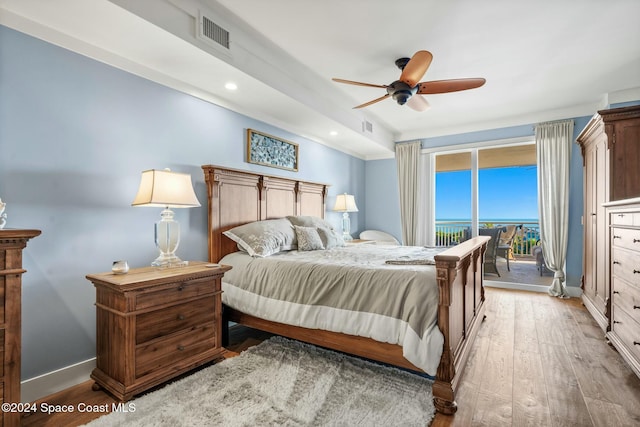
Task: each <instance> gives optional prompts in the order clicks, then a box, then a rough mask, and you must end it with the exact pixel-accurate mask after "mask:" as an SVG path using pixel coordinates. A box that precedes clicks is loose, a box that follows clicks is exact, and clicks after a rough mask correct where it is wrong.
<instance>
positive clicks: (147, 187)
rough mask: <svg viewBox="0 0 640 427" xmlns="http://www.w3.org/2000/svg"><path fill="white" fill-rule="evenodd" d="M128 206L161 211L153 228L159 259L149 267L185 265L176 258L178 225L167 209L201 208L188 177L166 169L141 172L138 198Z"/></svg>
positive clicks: (189, 176) (178, 237) (170, 211)
mask: <svg viewBox="0 0 640 427" xmlns="http://www.w3.org/2000/svg"><path fill="white" fill-rule="evenodd" d="M131 206H150V207H162V208H164V210H163V211H162V212H161V213H160V217H161V218H162V219H161V220H160V221H158V222H157V223H156V224H155V241H156V246H157V247H158V250H160V256H158V258H156V259H155V261H153V262H152V263H151V265H153V266H155V267H180V266H183V265H186V264H187V263H188V262H186V261H182V260H181V259H180V258H178V257H177V256H176V254H175V252H176V249H178V244H179V243H180V224H179V223H178V221H176V220H175V219H173V211H172V210H171V209H170V208H193V207H197V206H200V202H198V198H197V197H196V194H195V192H194V191H193V185H192V184H191V175H189V174H186V173H178V172H171V170H169V169H164V170H156V169H151V170H147V171H144V172H142V178H141V179H140V188H139V189H138V194H137V195H136V197H135V199H134V200H133V202H132V203H131Z"/></svg>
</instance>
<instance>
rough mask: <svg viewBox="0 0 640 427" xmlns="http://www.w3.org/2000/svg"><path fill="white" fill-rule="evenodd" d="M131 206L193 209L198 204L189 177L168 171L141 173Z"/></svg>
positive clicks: (185, 174)
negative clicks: (138, 186) (136, 192)
mask: <svg viewBox="0 0 640 427" xmlns="http://www.w3.org/2000/svg"><path fill="white" fill-rule="evenodd" d="M131 205H132V206H151V207H163V208H164V207H170V208H193V207H197V206H200V202H199V201H198V198H197V197H196V193H195V192H194V191H193V184H192V183H191V175H189V174H187V173H178V172H171V171H170V170H169V169H165V170H156V169H151V170H147V171H144V172H142V178H141V179H140V188H138V194H136V197H135V199H134V200H133V202H132V203H131Z"/></svg>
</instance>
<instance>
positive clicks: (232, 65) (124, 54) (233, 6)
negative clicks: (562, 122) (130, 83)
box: [0, 0, 640, 159]
mask: <svg viewBox="0 0 640 427" xmlns="http://www.w3.org/2000/svg"><path fill="white" fill-rule="evenodd" d="M199 13H204V14H205V15H207V16H208V17H210V19H212V20H213V21H214V22H216V23H217V24H218V25H220V26H222V27H223V28H225V29H226V30H228V31H229V32H230V39H231V48H230V49H229V51H225V50H224V49H222V50H221V49H219V48H217V47H215V46H213V45H210V44H207V43H205V42H203V41H201V40H200V39H198V38H197V37H196V33H197V22H198V21H197V20H198V15H199ZM638 16H640V1H638V0H616V1H602V0H581V1H579V2H578V1H572V0H538V1H536V2H533V1H515V0H512V1H506V0H485V1H477V0H450V1H446V2H445V1H441V0H440V1H439V0H393V1H390V0H349V1H345V0H323V1H314V0H270V1H264V0H218V1H214V0H136V1H129V0H110V1H109V0H54V1H51V0H0V24H3V25H7V26H9V27H12V28H15V29H17V30H19V31H23V32H25V33H28V34H31V35H34V36H36V37H39V38H42V39H44V40H47V41H49V42H51V43H54V44H58V45H60V46H63V47H65V48H68V49H71V50H74V51H76V52H79V53H81V54H84V55H87V56H90V57H93V58H95V59H98V60H100V61H103V62H106V63H109V64H111V65H114V66H116V67H119V68H122V69H125V70H127V71H130V72H133V73H135V74H138V75H141V76H144V77H146V78H149V79H152V80H154V81H157V82H159V83H162V84H165V85H168V86H170V87H174V88H176V89H178V90H182V91H185V92H187V93H190V94H192V95H194V96H197V97H200V98H202V99H205V100H208V101H211V102H214V103H216V104H219V105H222V106H224V107H226V108H229V109H231V110H234V111H238V112H241V113H243V114H246V115H248V116H251V117H254V118H257V119H259V120H264V121H266V122H268V123H271V124H273V125H276V126H279V127H281V128H283V129H286V130H288V131H290V132H293V133H295V134H298V135H300V136H303V137H306V138H309V139H312V140H315V141H318V142H321V143H323V144H326V145H329V146H333V147H336V148H338V149H340V150H342V151H345V152H347V153H350V154H353V155H356V156H358V157H361V158H365V159H372V158H380V157H387V156H389V155H391V154H392V152H393V143H394V142H395V141H403V140H410V139H417V138H425V137H433V136H441V135H449V134H460V133H465V132H471V131H477V130H484V129H492V128H500V127H506V126H515V125H523V124H530V123H536V122H540V121H547V120H556V119H562V118H567V117H575V116H584V115H591V114H593V113H594V112H595V111H596V110H597V109H599V108H603V107H605V106H606V105H608V104H609V103H617V102H624V101H631V100H638V99H640V25H638ZM422 49H424V50H429V51H430V52H431V53H432V54H433V57H434V58H433V62H432V63H431V66H430V68H429V70H428V71H427V73H426V75H425V78H424V79H423V80H440V79H450V78H466V77H484V78H486V80H487V83H486V84H485V85H484V86H483V87H481V88H478V89H473V90H469V91H464V92H457V93H449V94H441V95H431V96H428V97H427V99H428V101H429V103H430V104H431V108H430V109H429V110H427V111H426V112H421V113H419V112H416V111H414V110H411V109H410V108H408V107H407V106H399V105H397V104H395V103H394V102H393V101H392V100H391V99H386V100H384V101H382V102H379V103H377V104H374V105H372V106H370V107H367V108H365V109H362V110H353V109H352V107H353V106H355V105H358V104H361V103H364V102H366V101H369V100H372V99H374V98H378V97H380V96H382V95H384V93H385V90H384V89H379V88H369V87H359V86H350V85H341V84H338V83H334V82H332V81H331V78H332V77H339V78H344V79H348V80H357V81H362V82H368V83H374V84H389V83H391V82H392V81H394V80H396V79H397V78H398V76H399V75H400V70H398V69H397V68H396V66H395V65H394V61H395V60H396V59H397V58H400V57H403V56H411V55H412V54H413V53H414V52H416V51H417V50H422ZM227 81H234V82H236V83H237V84H238V86H239V89H238V90H237V91H235V92H229V91H227V90H226V89H224V87H223V86H224V84H225V83H226V82H227ZM363 122H369V123H371V124H372V126H373V132H368V131H363ZM331 131H336V132H337V133H338V135H336V136H330V135H329V132H331Z"/></svg>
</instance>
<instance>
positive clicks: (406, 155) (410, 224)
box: [396, 141, 421, 246]
mask: <svg viewBox="0 0 640 427" xmlns="http://www.w3.org/2000/svg"><path fill="white" fill-rule="evenodd" d="M420 149H421V142H420V141H417V142H410V143H404V144H397V145H396V163H397V168H398V186H399V189H400V219H401V221H402V243H403V244H405V245H409V246H413V245H415V244H416V235H417V228H418V189H419V180H420Z"/></svg>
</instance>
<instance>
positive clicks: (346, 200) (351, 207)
mask: <svg viewBox="0 0 640 427" xmlns="http://www.w3.org/2000/svg"><path fill="white" fill-rule="evenodd" d="M333 210H334V211H336V212H358V207H357V206H356V199H355V197H353V195H351V194H347V193H344V194H338V195H337V196H336V204H335V206H334V207H333Z"/></svg>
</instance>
